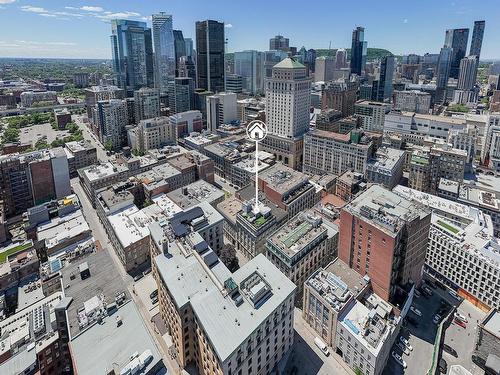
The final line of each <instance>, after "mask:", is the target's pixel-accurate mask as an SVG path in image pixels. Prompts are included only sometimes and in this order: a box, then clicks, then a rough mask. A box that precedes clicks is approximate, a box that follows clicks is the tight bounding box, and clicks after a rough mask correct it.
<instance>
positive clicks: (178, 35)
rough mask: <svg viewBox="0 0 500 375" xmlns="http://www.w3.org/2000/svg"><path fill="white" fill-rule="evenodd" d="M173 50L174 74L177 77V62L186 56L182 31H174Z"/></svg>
mask: <svg viewBox="0 0 500 375" xmlns="http://www.w3.org/2000/svg"><path fill="white" fill-rule="evenodd" d="M173 34H174V50H175V72H176V74H175V75H176V76H179V60H180V58H181V57H182V56H186V42H185V41H184V36H183V35H182V30H174V31H173Z"/></svg>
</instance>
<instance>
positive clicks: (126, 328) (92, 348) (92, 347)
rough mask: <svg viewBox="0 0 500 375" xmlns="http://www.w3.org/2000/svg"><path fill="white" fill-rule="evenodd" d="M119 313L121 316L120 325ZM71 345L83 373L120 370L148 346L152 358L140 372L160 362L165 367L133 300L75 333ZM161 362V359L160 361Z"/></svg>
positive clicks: (79, 368) (78, 369) (74, 357)
mask: <svg viewBox="0 0 500 375" xmlns="http://www.w3.org/2000/svg"><path fill="white" fill-rule="evenodd" d="M117 316H120V318H121V320H122V324H121V325H120V326H119V327H117V324H116V318H117ZM70 346H71V354H72V357H73V359H74V362H75V364H76V370H77V371H78V374H81V375H95V374H101V373H106V374H107V373H109V372H110V371H111V370H114V371H115V372H114V373H116V374H119V373H120V371H121V370H122V369H123V368H124V367H125V366H126V365H127V364H128V363H129V362H130V356H131V355H132V354H133V353H135V352H138V353H139V355H140V354H142V353H143V352H144V351H146V350H150V351H151V353H152V355H153V360H152V361H150V362H149V363H148V365H147V366H146V368H145V369H143V370H142V371H141V373H142V374H145V373H148V371H150V370H152V369H153V368H154V367H155V366H157V365H158V366H161V367H160V368H162V367H163V362H162V358H161V355H160V353H159V352H158V349H157V347H156V344H155V342H154V341H153V339H152V337H151V336H150V334H149V332H148V330H147V328H146V326H145V324H144V322H143V320H142V317H141V316H140V314H139V311H138V310H137V307H136V306H135V304H134V303H133V302H132V301H129V302H128V303H126V304H125V305H122V306H121V307H120V308H119V309H118V310H117V311H115V312H114V313H113V314H112V315H110V316H106V317H105V318H103V320H102V323H100V324H94V325H93V326H91V327H90V328H88V329H87V330H86V331H84V332H82V333H81V334H79V335H78V336H76V337H74V338H73V340H72V341H71V342H70ZM159 362H162V363H161V364H160V365H159V364H158V363H159Z"/></svg>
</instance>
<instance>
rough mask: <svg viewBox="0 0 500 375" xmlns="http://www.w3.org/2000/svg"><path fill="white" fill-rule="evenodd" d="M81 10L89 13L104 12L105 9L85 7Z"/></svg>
mask: <svg viewBox="0 0 500 375" xmlns="http://www.w3.org/2000/svg"><path fill="white" fill-rule="evenodd" d="M80 10H85V11H87V12H102V11H104V9H103V8H101V7H96V6H90V5H84V6H82V7H80Z"/></svg>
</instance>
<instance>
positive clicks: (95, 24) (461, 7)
mask: <svg viewBox="0 0 500 375" xmlns="http://www.w3.org/2000/svg"><path fill="white" fill-rule="evenodd" d="M428 3H429V4H428V6H426V5H425V4H422V6H420V7H418V9H413V8H412V7H410V5H407V4H401V3H397V2H395V1H392V0H390V1H387V2H386V7H387V9H386V10H385V11H384V12H381V14H380V15H378V16H377V17H372V14H371V13H372V12H371V10H370V9H368V8H365V9H361V10H359V9H358V10H356V11H354V10H353V9H352V8H351V7H350V6H349V4H337V3H335V4H333V3H332V4H330V3H329V2H324V3H323V4H322V7H321V9H322V11H321V12H317V13H314V12H311V14H310V15H306V19H307V20H310V21H311V22H295V21H293V20H294V19H296V18H297V17H302V13H301V12H299V11H298V10H297V8H296V7H290V8H287V7H283V6H282V4H281V2H280V1H278V2H273V3H272V4H268V3H266V4H265V6H266V12H262V11H261V10H262V6H263V5H264V3H257V4H255V6H253V7H252V8H248V9H245V11H244V12H242V11H241V7H240V6H239V5H238V4H231V3H228V2H224V1H222V0H219V1H216V2H215V3H214V2H210V3H209V4H206V3H205V2H199V1H195V2H194V3H192V5H191V6H186V5H185V4H182V3H181V2H178V1H174V2H171V3H169V4H165V5H164V6H161V7H159V6H158V5H157V4H155V3H153V2H152V1H147V2H142V3H141V4H136V3H134V2H132V1H122V2H118V1H108V2H107V3H106V4H102V3H98V2H95V3H81V2H77V1H69V2H67V3H66V5H62V4H57V3H55V2H53V1H43V2H38V3H33V2H29V1H25V0H0V15H1V16H2V19H3V22H2V25H0V33H1V34H2V35H3V37H2V38H1V39H0V57H27V58H29V57H34V58H36V57H47V58H103V59H110V58H111V53H110V48H109V29H110V25H109V23H110V21H111V20H112V19H131V20H139V21H143V22H147V24H148V27H151V15H152V14H154V13H157V12H166V13H167V14H171V15H172V16H173V28H174V29H177V30H182V32H183V34H184V37H185V38H192V39H193V40H194V39H195V22H196V21H200V20H206V19H213V20H217V21H221V22H224V23H225V34H226V37H227V38H228V45H227V50H228V51H229V52H235V51H242V50H248V49H255V50H260V51H265V50H267V49H268V48H269V39H270V38H272V37H273V36H275V35H277V34H281V35H284V36H285V37H286V38H289V39H290V45H292V46H296V47H298V48H300V47H302V46H305V47H306V48H308V49H309V48H315V49H319V48H324V49H327V48H328V47H329V45H330V42H331V46H332V48H349V47H350V44H351V43H350V40H351V32H352V30H353V29H354V28H355V27H357V26H363V27H364V28H365V40H366V41H367V42H368V47H369V48H372V47H374V48H384V49H387V50H389V51H391V52H392V53H394V54H396V55H401V54H409V53H417V54H424V53H426V52H429V53H439V50H440V49H441V47H443V39H444V30H446V29H452V28H469V29H470V32H471V33H472V29H473V27H474V21H476V20H479V19H481V20H483V19H484V20H485V21H486V23H487V26H486V30H485V38H484V43H483V47H482V51H481V58H482V59H483V60H487V59H500V54H498V53H497V50H496V49H495V43H494V42H495V41H494V38H493V37H490V36H493V35H496V34H497V33H498V32H500V26H498V25H500V22H499V21H500V16H499V15H497V14H496V13H495V12H490V11H489V10H490V9H491V7H492V6H494V5H495V1H494V0H487V1H484V2H482V3H480V4H477V5H474V7H472V6H471V5H470V3H469V2H467V1H461V0H456V1H450V2H446V3H444V2H443V3H441V2H439V3H436V2H433V3H431V2H430V1H428ZM261 5H262V6H261ZM429 7H431V8H429ZM429 9H432V12H429ZM332 15H334V17H332ZM485 15H486V17H485ZM257 16H258V17H257ZM23 24H29V25H31V27H30V28H23V27H19V25H23ZM277 24H279V25H281V26H280V27H276V26H274V25H277ZM70 25H71V26H72V27H73V29H72V30H70V32H64V33H62V32H61V30H62V29H63V28H67V27H68V26H70ZM326 25H328V28H327V29H328V30H329V31H328V32H325V26H326ZM380 25H383V26H384V27H380ZM424 26H425V27H424ZM34 28H37V33H33V29H34ZM249 30H252V31H253V32H249ZM415 35H418V36H419V37H418V38H414V36H415ZM469 39H470V38H469ZM409 40H411V43H408V41H409ZM469 45H470V41H469Z"/></svg>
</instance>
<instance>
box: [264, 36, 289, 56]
mask: <svg viewBox="0 0 500 375" xmlns="http://www.w3.org/2000/svg"><path fill="white" fill-rule="evenodd" d="M269 49H270V50H271V51H285V52H287V51H289V50H290V40H289V39H288V38H285V37H284V36H283V35H276V36H275V37H274V38H271V39H269Z"/></svg>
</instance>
